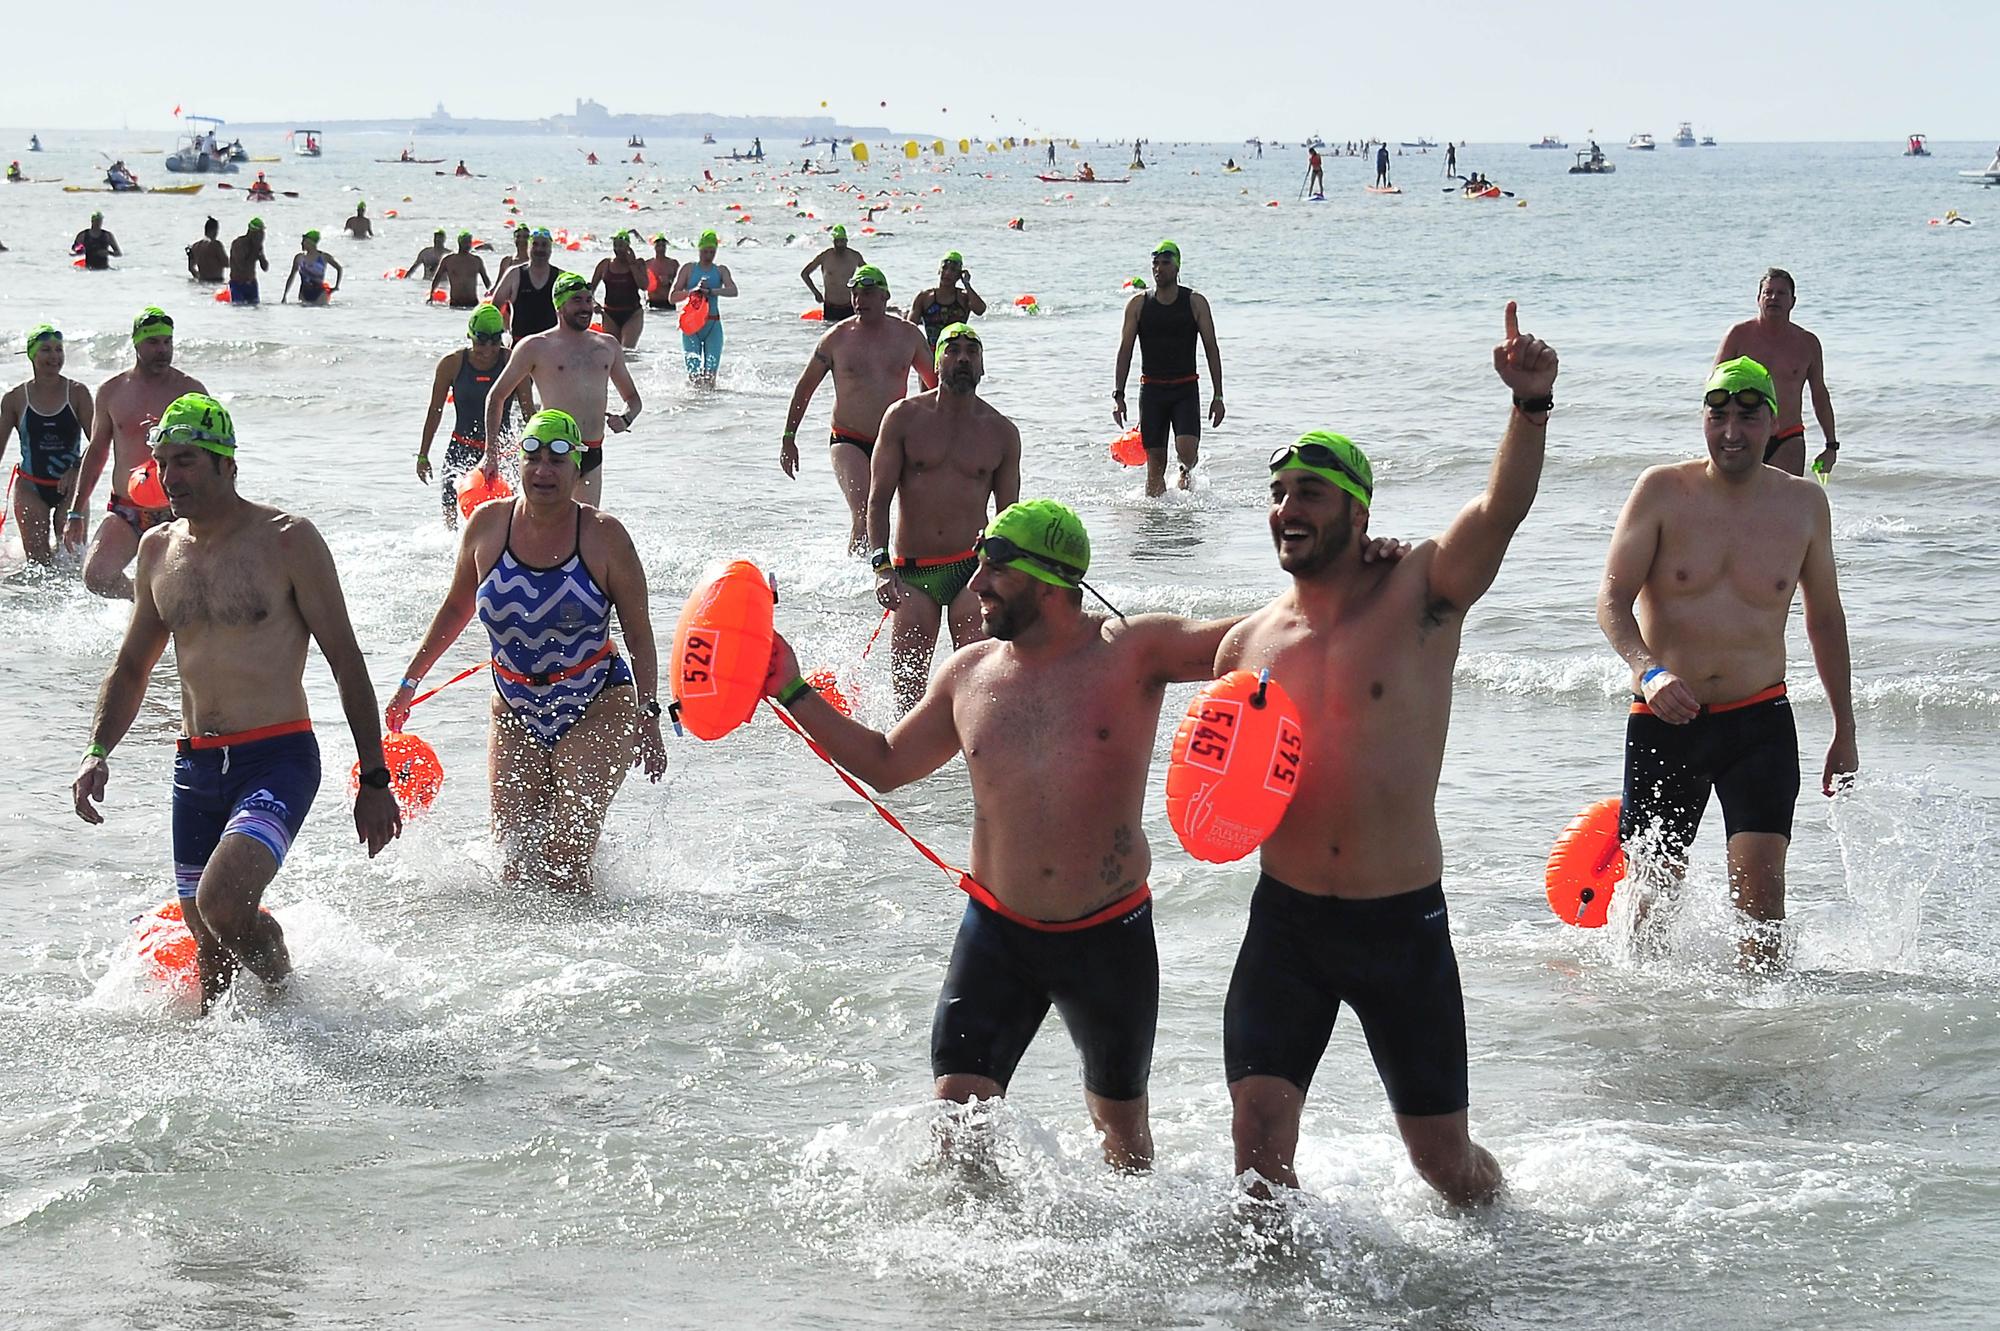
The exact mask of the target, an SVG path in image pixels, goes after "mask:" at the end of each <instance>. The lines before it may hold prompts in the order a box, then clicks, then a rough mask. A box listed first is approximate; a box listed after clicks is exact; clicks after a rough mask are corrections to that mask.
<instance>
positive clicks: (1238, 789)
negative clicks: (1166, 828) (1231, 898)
mask: <svg viewBox="0 0 2000 1331" xmlns="http://www.w3.org/2000/svg"><path fill="white" fill-rule="evenodd" d="M1304 761H1305V732H1304V730H1303V729H1302V728H1301V726H1300V724H1299V710H1298V708H1297V707H1296V706H1294V705H1293V703H1292V700H1291V698H1290V697H1289V696H1288V695H1287V694H1286V693H1285V690H1284V689H1283V688H1282V687H1281V686H1280V685H1279V684H1278V683H1277V681H1275V680H1273V679H1272V678H1271V672H1270V671H1268V670H1266V671H1264V672H1262V673H1261V674H1252V673H1250V672H1249V671H1248V670H1232V671H1230V672H1229V673H1228V674H1226V675H1224V676H1223V677H1222V678H1221V679H1215V680H1210V681H1209V682H1208V683H1206V684H1204V685H1202V686H1201V688H1200V689H1199V690H1197V691H1196V693H1195V695H1194V697H1193V699H1191V700H1190V701H1189V702H1188V709H1187V715H1186V716H1185V717H1183V718H1182V719H1181V724H1180V728H1179V729H1178V730H1176V731H1175V732H1174V743H1173V751H1172V754H1171V756H1170V757H1169V758H1168V759H1167V822H1168V823H1170V824H1171V825H1172V826H1173V829H1174V834H1175V835H1176V836H1178V837H1179V838H1180V839H1181V845H1182V846H1184V847H1186V848H1187V853H1188V854H1190V855H1192V856H1194V857H1195V858H1196V859H1198V860H1205V861H1207V862H1208V863H1210V864H1226V863H1228V862H1229V861H1231V860H1240V859H1242V858H1243V857H1244V856H1245V855H1248V854H1249V853H1250V852H1251V851H1253V850H1255V849H1257V847H1258V846H1261V845H1262V844H1264V839H1265V838H1266V837H1268V836H1270V835H1271V833H1272V832H1273V831H1275V830H1276V829H1277V826H1278V823H1279V822H1280V821H1281V820H1283V818H1284V816H1285V809H1286V808H1287V807H1288V806H1289V805H1290V804H1291V802H1292V795H1293V794H1294V793H1295V792H1296V791H1297V790H1298V784H1299V771H1300V768H1301V767H1302V765H1303V763H1304Z"/></svg>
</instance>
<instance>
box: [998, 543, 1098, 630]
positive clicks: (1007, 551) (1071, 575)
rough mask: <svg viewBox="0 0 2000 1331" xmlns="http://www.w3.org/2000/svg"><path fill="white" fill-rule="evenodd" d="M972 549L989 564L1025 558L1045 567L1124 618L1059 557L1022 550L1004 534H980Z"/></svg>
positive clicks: (1080, 573)
mask: <svg viewBox="0 0 2000 1331" xmlns="http://www.w3.org/2000/svg"><path fill="white" fill-rule="evenodd" d="M972 549H973V553H975V554H977V555H980V556H981V557H983V558H984V559H985V560H986V562H987V563H989V564H1012V563H1014V562H1015V561H1017V560H1022V559H1025V560H1027V561H1028V562H1029V563H1030V564H1033V565H1035V566H1036V567H1038V568H1045V569H1047V570H1048V571H1049V572H1051V573H1053V574H1055V575H1056V576H1057V577H1059V578H1061V579H1062V580H1063V581H1064V582H1066V583H1067V584H1069V585H1070V586H1072V587H1081V588H1082V589H1083V590H1085V591H1087V592H1089V593H1090V594H1091V595H1092V596H1095V597H1096V598H1097V599H1098V600H1100V601H1104V608H1105V609H1106V610H1109V611H1110V612H1111V613H1112V614H1114V615H1116V616H1118V617H1119V618H1120V619H1123V618H1125V612H1124V611H1123V610H1120V609H1119V608H1118V607H1117V606H1115V605H1113V604H1111V602H1109V601H1105V600H1104V593H1102V592H1100V591H1098V590H1097V588H1095V587H1093V586H1091V585H1090V584H1089V583H1087V582H1085V581H1084V580H1083V571H1082V570H1081V569H1079V568H1077V567H1076V566H1075V565H1074V564H1065V563H1063V562H1062V561H1061V560H1059V559H1050V558H1049V557H1048V556H1047V555H1038V554H1036V553H1035V552H1034V551H1033V550H1023V549H1022V548H1021V547H1020V546H1018V545H1016V544H1014V543H1013V542H1012V541H1010V540H1008V539H1007V538H1006V537H1005V536H982V537H980V538H979V539H978V540H976V541H974V542H973V543H972Z"/></svg>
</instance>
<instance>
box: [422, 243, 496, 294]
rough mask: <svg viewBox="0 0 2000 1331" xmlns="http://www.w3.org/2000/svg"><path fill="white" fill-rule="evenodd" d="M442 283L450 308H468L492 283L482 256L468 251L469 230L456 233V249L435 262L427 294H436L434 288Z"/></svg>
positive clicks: (470, 245) (469, 245) (491, 286)
mask: <svg viewBox="0 0 2000 1331" xmlns="http://www.w3.org/2000/svg"><path fill="white" fill-rule="evenodd" d="M441 285H442V286H446V287H448V288H449V290H450V292H451V307H452V308H453V309H454V310H469V309H471V308H472V307H473V306H475V305H477V304H478V303H479V297H480V295H481V294H482V293H484V292H488V291H491V290H492V289H493V283H492V282H491V281H490V280H489V279H488V278H487V276H486V260H484V259H482V258H480V257H479V256H478V255H477V254H474V253H473V252H472V233H471V232H470V231H461V232H459V233H458V251H457V252H456V253H454V254H447V255H445V256H444V259H443V260H442V261H441V262H440V263H439V264H438V270H437V276H435V277H433V278H432V279H431V298H432V299H433V300H435V299H436V298H437V288H438V287H439V286H441Z"/></svg>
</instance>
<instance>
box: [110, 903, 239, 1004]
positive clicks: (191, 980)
mask: <svg viewBox="0 0 2000 1331" xmlns="http://www.w3.org/2000/svg"><path fill="white" fill-rule="evenodd" d="M258 910H259V911H260V912H261V913H263V914H265V915H269V914H270V913H271V908H270V907H268V906H260V907H258ZM137 942H138V948H139V960H140V962H141V963H142V964H144V966H145V968H146V976H147V978H148V979H150V980H152V981H153V982H154V983H156V984H161V985H164V986H166V987H167V988H169V989H173V990H183V989H184V990H188V991H190V992H192V991H193V990H194V989H195V988H196V987H197V986H198V985H199V984H200V983H201V970H200V968H199V967H198V966H197V965H196V964H195V941H194V934H193V932H192V931H190V930H189V928H188V926H187V917H186V916H185V915H183V914H182V913H181V903H180V899H179V898H178V897H175V898H171V899H169V900H167V901H165V902H163V903H161V904H160V905H159V906H158V907H156V908H155V909H153V910H152V911H150V912H148V913H147V914H145V915H142V916H140V917H139V935H138V939H137Z"/></svg>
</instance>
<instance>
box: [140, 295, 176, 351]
mask: <svg viewBox="0 0 2000 1331" xmlns="http://www.w3.org/2000/svg"><path fill="white" fill-rule="evenodd" d="M173 335H174V320H173V316H172V315H170V314H168V313H167V312H166V311H165V310H163V309H161V308H160V307H159V306H157V305H148V306H147V307H146V308H145V309H143V310H140V311H139V317H138V318H136V319H134V320H133V321H132V345H133V346H135V347H136V346H138V345H139V344H140V343H141V342H146V341H150V340H151V339H153V338H156V337H172V336H173Z"/></svg>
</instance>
